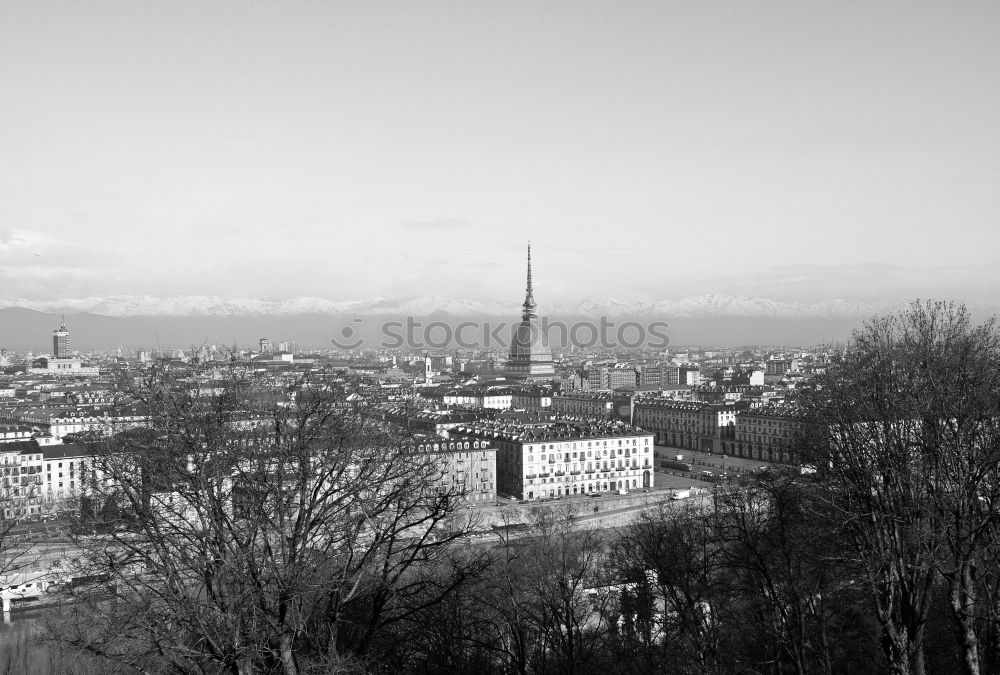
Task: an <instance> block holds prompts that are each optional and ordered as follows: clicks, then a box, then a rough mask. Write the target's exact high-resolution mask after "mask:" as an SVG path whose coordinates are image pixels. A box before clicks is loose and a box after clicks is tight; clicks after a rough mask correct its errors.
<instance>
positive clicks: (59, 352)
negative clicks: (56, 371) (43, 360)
mask: <svg viewBox="0 0 1000 675" xmlns="http://www.w3.org/2000/svg"><path fill="white" fill-rule="evenodd" d="M52 356H54V357H55V358H57V359H68V358H69V357H70V353H69V331H68V330H66V321H65V320H64V321H63V322H62V323H61V324H59V328H56V329H55V330H54V331H53V332H52Z"/></svg>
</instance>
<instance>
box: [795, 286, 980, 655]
mask: <svg viewBox="0 0 1000 675" xmlns="http://www.w3.org/2000/svg"><path fill="white" fill-rule="evenodd" d="M998 346H1000V338H998V332H997V329H996V326H995V324H994V322H993V321H992V320H990V321H987V322H986V323H984V324H982V325H980V326H973V325H972V323H971V320H970V317H969V315H968V312H967V311H966V309H965V308H964V307H962V306H959V307H955V306H953V305H950V304H945V303H937V304H932V303H926V304H921V303H914V304H913V305H912V306H911V307H910V309H909V310H908V311H906V312H903V313H901V314H900V315H897V316H890V317H885V318H878V319H873V320H872V321H870V322H869V323H868V324H866V325H865V327H864V328H863V329H861V330H859V331H857V332H856V333H855V335H854V338H853V341H852V343H851V345H850V348H849V349H848V351H847V353H846V354H845V355H844V356H843V358H841V359H840V360H839V362H838V363H837V364H835V367H834V368H832V369H831V370H830V372H829V373H828V374H827V376H825V377H823V378H820V379H819V381H818V382H817V386H816V387H815V389H814V391H813V392H812V393H811V394H810V395H808V396H806V397H805V399H804V403H805V406H806V409H807V411H808V414H809V418H810V422H811V423H810V424H809V425H808V429H809V431H810V435H809V438H808V439H807V442H806V444H805V445H804V448H803V452H804V454H805V456H806V457H807V459H808V461H811V463H813V464H814V465H815V466H816V468H817V471H818V476H819V481H818V482H817V484H818V485H820V486H821V487H822V488H823V491H822V494H823V495H824V496H825V498H826V499H827V500H828V503H829V504H830V505H831V506H832V507H833V508H834V509H835V510H836V511H838V512H839V515H840V517H841V519H842V522H843V523H844V526H845V531H846V532H848V533H849V534H850V536H851V537H852V540H853V542H854V548H855V551H856V553H857V555H858V556H859V558H860V560H861V562H862V569H863V570H864V573H865V575H866V578H867V581H868V583H869V585H870V588H871V590H872V591H873V598H874V600H875V605H876V608H877V613H878V616H879V620H880V622H881V624H882V628H883V634H884V645H885V650H886V655H887V657H888V658H889V661H890V664H891V665H892V669H893V672H897V673H923V672H924V669H925V667H924V656H923V635H924V629H925V626H926V622H927V613H928V610H929V606H930V601H931V598H932V590H933V588H934V584H935V581H936V578H937V575H938V574H939V573H940V574H943V575H944V576H945V578H947V579H948V581H949V585H950V588H951V607H952V612H953V615H954V618H955V620H956V622H957V625H958V626H959V628H960V632H961V641H962V651H963V653H964V657H965V665H966V670H967V672H969V673H978V672H979V663H978V655H977V650H978V646H977V639H976V635H975V625H974V624H975V622H974V614H975V612H974V605H975V602H976V595H975V594H976V559H977V552H978V549H979V548H980V546H981V544H982V542H983V541H984V540H985V537H986V536H987V535H988V534H989V533H990V531H991V530H992V529H993V528H994V526H995V522H996V508H995V505H996V503H997V501H996V498H997V487H998V480H997V461H998V457H1000V456H998V447H1000V446H998V443H997V431H996V427H997V421H998V419H1000V417H998V411H997V406H998V401H1000V348H998Z"/></svg>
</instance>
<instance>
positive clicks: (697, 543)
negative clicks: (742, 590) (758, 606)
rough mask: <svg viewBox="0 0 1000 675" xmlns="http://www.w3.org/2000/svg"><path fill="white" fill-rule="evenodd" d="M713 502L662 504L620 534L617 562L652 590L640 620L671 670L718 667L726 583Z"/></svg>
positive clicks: (622, 572)
mask: <svg viewBox="0 0 1000 675" xmlns="http://www.w3.org/2000/svg"><path fill="white" fill-rule="evenodd" d="M712 520H713V515H712V509H711V507H706V506H705V505H704V504H695V505H692V506H684V507H680V506H677V505H671V504H662V505H660V507H659V508H657V509H651V510H649V511H644V512H642V513H640V514H639V515H638V516H637V517H636V519H635V520H634V521H633V522H632V524H631V525H629V526H627V527H626V528H625V529H624V531H623V532H622V533H621V536H620V537H619V539H618V541H617V542H616V546H615V566H616V568H617V569H618V570H619V573H618V576H619V578H620V579H621V581H622V582H625V583H628V584H629V585H631V586H632V587H633V588H638V589H642V590H643V591H644V592H645V594H646V595H647V596H650V597H649V598H648V600H647V602H646V603H645V605H646V608H647V611H652V612H653V613H654V614H653V616H650V617H646V618H645V619H644V620H645V622H646V623H647V624H649V628H648V629H647V630H649V632H650V633H651V634H653V635H656V636H657V639H658V640H659V641H660V643H661V645H662V650H661V652H660V654H661V657H662V662H663V664H664V665H665V666H666V667H667V668H669V669H670V672H700V673H714V672H723V668H722V641H723V640H722V626H723V625H724V624H725V620H726V619H725V616H726V612H727V607H726V604H727V603H726V595H727V589H726V586H727V582H726V580H725V578H724V575H723V574H721V572H722V567H721V565H722V562H723V559H722V557H721V554H722V551H721V548H720V546H719V544H718V542H717V541H716V537H715V533H714V526H713V522H712Z"/></svg>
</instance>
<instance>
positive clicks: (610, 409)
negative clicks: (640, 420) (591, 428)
mask: <svg viewBox="0 0 1000 675" xmlns="http://www.w3.org/2000/svg"><path fill="white" fill-rule="evenodd" d="M631 403H632V399H631V396H630V395H628V394H616V393H612V392H609V391H566V392H559V393H557V394H554V395H553V396H552V406H551V408H552V412H553V413H556V414H558V415H572V416H573V417H583V418H586V419H592V420H610V419H620V420H623V421H625V420H628V419H629V417H630V415H631Z"/></svg>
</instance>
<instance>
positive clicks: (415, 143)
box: [0, 0, 1000, 305]
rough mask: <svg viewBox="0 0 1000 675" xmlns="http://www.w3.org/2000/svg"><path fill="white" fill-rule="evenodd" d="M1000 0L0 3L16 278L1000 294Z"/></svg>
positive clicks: (4, 241) (284, 290) (20, 292)
mask: <svg viewBox="0 0 1000 675" xmlns="http://www.w3.org/2000/svg"><path fill="white" fill-rule="evenodd" d="M998 36H1000V3H996V2H986V1H984V2H977V3H960V2H934V3H930V2H918V3H903V2H877V3H873V2H870V1H867V0H866V1H864V2H857V3H850V2H843V1H841V0H837V1H836V2H825V3H820V2H759V1H755V2H735V1H733V2H702V1H689V2H676V1H673V0H659V1H657V2H638V1H634V2H625V3H620V2H611V1H606V2H582V1H580V0H573V1H572V2H529V1H523V2H498V1H494V0H491V1H490V2H468V1H467V0H462V1H456V2H409V1H406V2H403V1H399V2H391V3H390V2H371V1H365V2H356V3H346V2H318V1H317V2H268V3H263V2H247V1H246V0H244V1H241V2H233V3H221V2H201V1H199V2H191V3H182V2H137V1H134V0H130V1H129V2H78V1H76V0H73V1H67V2H44V1H39V0H28V1H26V2H17V1H16V0H4V1H3V2H2V3H0V298H14V297H24V298H29V299H39V300H48V299H55V298H74V297H84V296H90V295H110V294H139V293H148V294H152V295H172V294H189V293H198V294H211V295H222V296H235V297H271V298H286V297H291V296H298V295H316V296H321V297H326V298H329V299H331V300H348V299H361V298H369V297H373V296H384V297H389V298H404V297H413V296H429V295H442V296H450V297H459V298H472V299H479V300H511V299H513V300H517V299H518V298H519V297H520V296H521V295H522V289H523V279H522V276H523V247H524V243H525V241H526V240H527V239H529V238H530V239H531V240H532V242H533V247H534V250H535V259H536V280H537V291H536V297H537V298H538V300H539V302H541V303H542V304H543V305H544V303H546V302H574V301H577V300H582V299H585V298H594V297H615V298H618V299H622V300H629V299H639V300H657V299H677V298H681V297H686V296H690V295H695V294H699V293H703V292H724V293H732V294H740V295H758V296H762V297H769V298H776V299H783V300H825V299H832V298H846V299H864V300H878V299H887V298H900V299H907V298H911V297H916V296H921V297H927V296H928V295H933V296H943V295H946V296H949V297H954V298H959V299H963V300H969V301H972V302H980V303H981V302H990V303H994V304H1000V265H998V262H1000V218H998V216H1000V37H998Z"/></svg>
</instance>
